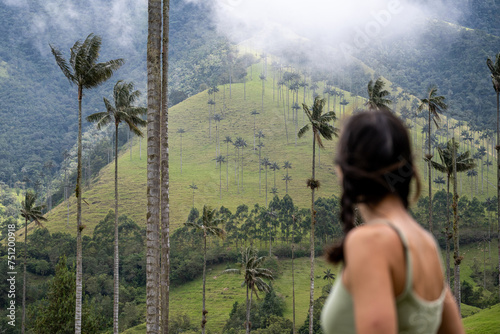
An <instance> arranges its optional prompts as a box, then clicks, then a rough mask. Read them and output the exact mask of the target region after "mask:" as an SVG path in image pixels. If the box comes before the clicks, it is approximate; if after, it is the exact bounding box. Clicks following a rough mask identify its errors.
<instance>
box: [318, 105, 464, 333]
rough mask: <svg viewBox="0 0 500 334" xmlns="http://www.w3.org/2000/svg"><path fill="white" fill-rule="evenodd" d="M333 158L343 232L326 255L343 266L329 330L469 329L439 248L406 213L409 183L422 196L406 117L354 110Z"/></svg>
mask: <svg viewBox="0 0 500 334" xmlns="http://www.w3.org/2000/svg"><path fill="white" fill-rule="evenodd" d="M335 163H336V165H337V173H338V176H339V180H340V182H341V185H342V189H343V193H342V199H341V206H342V210H341V220H342V223H343V226H344V232H345V237H344V239H343V240H342V242H341V243H340V244H339V245H335V246H333V247H331V249H330V250H329V251H328V255H327V257H328V260H329V261H330V262H331V263H333V264H339V263H342V265H343V270H342V274H341V275H339V277H338V278H337V280H336V282H335V284H334V286H333V287H332V290H331V293H330V296H329V297H328V298H327V300H326V302H325V305H324V308H323V311H322V314H321V324H322V328H323V331H324V333H325V334H333V333H336V334H347V333H358V334H365V333H370V334H376V333H384V334H392V333H405V334H413V333H422V334H424V333H425V334H431V333H453V334H460V333H465V332H464V329H463V325H462V322H461V318H460V315H459V313H458V308H457V306H456V302H455V299H454V298H453V296H452V294H451V292H450V289H449V287H448V286H447V284H446V283H445V279H444V276H443V265H442V262H441V254H440V251H439V247H438V246H437V244H436V241H435V240H434V238H433V236H432V235H431V234H430V233H428V232H427V231H426V230H424V229H423V228H422V227H421V226H420V225H419V224H418V223H417V222H416V221H415V220H414V219H413V218H412V217H411V215H410V214H409V212H408V205H409V194H410V184H411V183H412V180H414V182H415V186H416V195H415V198H417V197H418V194H419V191H420V182H419V178H418V174H417V171H416V168H415V165H414V162H413V156H412V152H411V147H410V140H409V137H408V132H407V130H406V128H405V126H404V125H403V124H402V122H401V121H400V120H399V119H398V118H397V117H396V116H394V115H392V114H391V113H390V112H385V111H367V112H362V113H358V114H356V115H354V116H352V117H351V118H350V119H349V120H348V121H347V122H346V124H345V127H344V129H343V131H342V134H341V137H340V140H339V145H338V151H337V158H336V160H335ZM355 207H357V208H358V211H359V214H360V216H361V219H362V221H363V223H364V224H363V225H361V226H359V227H356V228H355V211H354V208H355Z"/></svg>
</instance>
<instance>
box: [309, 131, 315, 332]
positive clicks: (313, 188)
mask: <svg viewBox="0 0 500 334" xmlns="http://www.w3.org/2000/svg"><path fill="white" fill-rule="evenodd" d="M315 157H316V130H313V158H312V180H313V181H315V180H316V169H315V160H316V159H315ZM315 187H316V185H315V184H312V185H311V286H310V292H309V334H313V308H314V225H315V224H316V220H315V218H316V211H314V190H315V189H316V188H315Z"/></svg>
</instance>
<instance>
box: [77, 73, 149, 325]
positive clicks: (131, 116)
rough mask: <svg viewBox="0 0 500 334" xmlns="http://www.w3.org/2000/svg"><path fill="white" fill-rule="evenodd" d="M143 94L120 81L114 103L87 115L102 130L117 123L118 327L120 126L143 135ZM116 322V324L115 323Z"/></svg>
mask: <svg viewBox="0 0 500 334" xmlns="http://www.w3.org/2000/svg"><path fill="white" fill-rule="evenodd" d="M140 95H141V92H140V91H138V90H134V84H133V83H132V82H129V83H127V82H123V81H121V80H120V81H118V82H117V83H116V84H115V86H114V88H113V100H114V105H113V104H111V102H109V100H108V99H106V98H103V100H104V105H105V106H106V111H101V112H96V113H94V114H92V115H90V116H88V117H87V121H89V122H91V123H97V129H98V130H100V129H102V128H103V127H104V126H106V125H108V124H109V123H111V122H114V125H115V242H114V253H115V254H114V266H113V272H114V273H113V276H114V277H113V290H114V292H113V294H114V300H113V323H114V326H115V327H118V316H119V313H118V312H119V311H118V308H119V304H120V297H119V294H120V287H119V283H120V278H119V268H120V266H119V261H120V260H119V254H118V244H119V242H118V127H119V126H120V123H122V122H123V123H126V124H127V126H128V128H129V131H132V132H133V133H134V134H136V135H137V136H139V137H142V136H143V134H142V131H141V130H139V126H145V125H146V124H147V122H146V121H145V120H143V119H142V118H141V117H140V116H141V115H144V114H146V112H147V109H146V108H141V107H134V106H133V104H134V102H135V101H136V99H137V98H138V97H139V96H140ZM115 322H116V324H115Z"/></svg>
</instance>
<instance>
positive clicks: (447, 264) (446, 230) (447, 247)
mask: <svg viewBox="0 0 500 334" xmlns="http://www.w3.org/2000/svg"><path fill="white" fill-rule="evenodd" d="M449 194H450V175H449V174H448V182H447V191H446V229H445V238H446V282H448V284H450V277H451V273H450V239H451V236H452V235H450V206H449Z"/></svg>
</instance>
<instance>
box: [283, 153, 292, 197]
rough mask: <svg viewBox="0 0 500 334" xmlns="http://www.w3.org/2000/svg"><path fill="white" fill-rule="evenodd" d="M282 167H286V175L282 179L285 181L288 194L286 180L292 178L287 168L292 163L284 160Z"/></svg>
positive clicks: (289, 167) (290, 166)
mask: <svg viewBox="0 0 500 334" xmlns="http://www.w3.org/2000/svg"><path fill="white" fill-rule="evenodd" d="M283 168H284V169H286V175H285V176H284V177H283V181H285V184H286V193H287V194H288V182H289V181H292V178H291V177H290V176H289V175H288V170H289V169H291V168H292V163H291V162H290V161H285V163H284V164H283Z"/></svg>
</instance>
